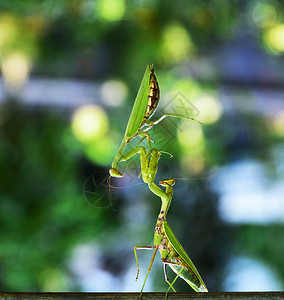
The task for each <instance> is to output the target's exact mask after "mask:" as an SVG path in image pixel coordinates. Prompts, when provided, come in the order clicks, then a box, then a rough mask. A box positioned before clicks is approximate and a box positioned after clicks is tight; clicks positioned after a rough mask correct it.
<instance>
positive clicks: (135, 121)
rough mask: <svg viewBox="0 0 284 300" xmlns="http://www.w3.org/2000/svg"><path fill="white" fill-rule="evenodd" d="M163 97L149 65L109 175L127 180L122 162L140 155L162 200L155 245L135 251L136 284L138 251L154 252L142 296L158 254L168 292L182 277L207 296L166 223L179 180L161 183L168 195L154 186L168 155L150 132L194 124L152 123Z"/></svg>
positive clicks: (146, 179) (147, 177)
mask: <svg viewBox="0 0 284 300" xmlns="http://www.w3.org/2000/svg"><path fill="white" fill-rule="evenodd" d="M159 94H160V91H159V85H158V82H157V79H156V76H155V73H154V68H153V66H151V65H148V66H147V67H146V71H145V74H144V77H143V79H142V82H141V85H140V88H139V91H138V94H137V96H136V99H135V102H134V105H133V108H132V112H131V114H130V118H129V121H128V124H127V127H126V131H125V134H124V138H123V140H122V142H121V145H120V147H119V149H118V151H117V153H116V156H115V158H114V160H113V162H112V168H111V169H110V170H109V173H110V175H111V176H112V177H123V174H122V173H121V172H119V171H118V165H119V163H120V162H122V161H127V160H128V159H130V158H131V157H132V156H134V155H136V154H140V162H141V174H142V179H143V181H144V182H145V183H147V184H148V187H149V189H150V190H151V191H152V192H153V193H154V194H155V195H157V196H158V197H160V198H161V201H162V205H161V210H160V213H159V216H158V219H157V223H156V226H155V232H154V245H153V246H141V247H134V254H135V259H136V263H137V277H136V280H137V279H138V275H139V263H138V258H137V253H136V250H137V249H154V253H153V256H152V259H151V262H150V265H149V268H148V272H147V275H146V278H145V280H144V283H143V286H142V289H141V293H140V296H141V295H142V292H143V289H144V286H145V283H146V280H147V277H148V275H149V273H150V270H151V267H152V264H153V261H154V258H155V256H156V253H157V251H158V250H159V251H160V254H161V260H162V262H163V265H164V273H165V280H166V282H167V283H168V284H169V288H168V290H167V292H168V291H169V290H170V289H173V291H175V289H174V288H173V284H174V283H175V281H176V280H177V278H178V277H181V278H182V279H184V280H185V281H186V282H187V283H188V284H189V285H190V286H191V287H192V288H193V289H194V290H195V291H197V292H207V291H208V290H207V288H206V286H205V284H204V282H203V280H202V278H201V276H200V275H199V273H198V271H197V269H196V268H195V266H194V264H193V263H192V261H191V259H190V258H189V257H188V255H187V254H186V252H185V251H184V249H183V247H182V246H181V244H180V243H179V241H178V239H177V238H176V236H175V235H174V233H173V231H172V230H171V228H170V227H169V225H168V223H167V221H166V216H167V212H168V210H169V207H170V204H171V200H172V197H173V185H174V184H175V180H174V179H166V180H162V181H160V182H159V184H160V185H161V186H163V187H165V191H164V190H162V189H161V188H159V187H158V186H157V185H156V184H155V183H154V180H155V177H156V173H157V171H158V161H159V159H160V156H161V153H162V152H164V151H159V150H158V149H156V148H152V147H151V141H152V140H151V138H150V135H149V133H148V130H150V129H151V128H152V127H153V126H154V125H156V124H158V123H159V122H161V121H162V120H163V119H164V118H166V117H176V118H183V119H191V120H194V119H193V118H188V117H182V116H178V115H174V114H164V115H163V116H162V117H161V118H159V119H158V120H156V121H151V120H150V118H151V116H152V115H153V114H154V113H155V111H156V108H157V105H158V102H159ZM137 136H140V137H141V139H140V141H139V142H138V144H137V145H136V146H135V147H134V148H133V149H132V150H130V151H128V152H126V153H125V154H123V152H124V149H125V147H126V146H127V144H128V143H129V142H130V141H131V140H132V139H134V138H135V137H137ZM145 138H146V139H147V141H148V146H149V151H148V152H147V151H146V148H145V147H143V146H139V145H140V143H141V142H142V141H143V140H144V139H145ZM165 153H167V152H165ZM167 266H169V267H170V268H171V269H172V270H173V271H174V272H175V273H176V274H177V275H176V277H175V279H174V280H173V282H170V281H169V279H168V275H167Z"/></svg>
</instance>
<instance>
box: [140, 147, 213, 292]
mask: <svg viewBox="0 0 284 300" xmlns="http://www.w3.org/2000/svg"><path fill="white" fill-rule="evenodd" d="M159 157H160V154H159V151H158V150H157V149H156V148H153V150H152V154H151V158H149V159H148V160H149V161H148V164H146V165H147V166H148V167H147V168H146V169H144V168H145V166H144V167H143V169H141V173H142V175H143V174H156V173H157V168H158V160H159ZM148 179H150V178H148ZM154 179H155V178H153V177H151V182H149V183H148V186H149V188H150V190H151V191H152V192H153V193H154V194H155V195H157V196H158V197H160V198H161V201H162V205H161V210H160V213H159V216H158V219H157V223H156V226H155V232H154V245H153V246H139V247H134V255H135V259H136V263H137V276H136V280H137V279H138V276H139V263H138V258H137V253H136V250H137V249H148V250H149V249H154V253H153V256H152V259H151V262H150V265H149V268H148V272H147V275H146V277H145V280H144V283H143V286H142V289H141V292H140V293H141V295H142V292H143V289H144V286H145V284H146V280H147V278H148V275H149V273H150V271H151V267H152V264H153V262H154V259H155V256H156V254H157V251H158V250H159V251H160V254H161V260H162V262H163V264H164V274H165V280H166V282H167V283H168V284H169V288H168V290H167V292H168V291H169V289H170V288H172V289H173V291H174V292H175V289H174V288H173V284H174V282H175V281H176V279H177V278H178V277H181V278H182V279H184V280H185V281H186V282H187V283H188V284H189V285H190V286H191V287H192V288H193V289H194V290H195V291H196V292H208V290H207V288H206V285H205V283H204V282H203V280H202V278H201V276H200V275H199V273H198V271H197V269H196V267H195V266H194V264H193V262H192V261H191V259H190V258H189V256H188V255H187V254H186V252H185V250H184V249H183V247H182V246H181V244H180V242H179V241H178V239H177V238H176V236H175V235H174V233H173V231H172V230H171V228H170V227H169V225H168V223H167V221H166V215H167V212H168V210H169V207H170V204H171V201H172V197H173V185H174V184H175V180H174V179H165V180H161V181H160V182H159V184H160V185H161V186H164V187H166V191H163V190H162V189H160V188H159V187H158V186H157V185H156V184H155V183H154V182H153V181H154ZM167 266H169V267H170V268H171V269H172V270H173V271H174V272H175V273H176V274H177V276H176V278H175V279H174V281H173V282H172V283H170V281H169V279H168V274H167Z"/></svg>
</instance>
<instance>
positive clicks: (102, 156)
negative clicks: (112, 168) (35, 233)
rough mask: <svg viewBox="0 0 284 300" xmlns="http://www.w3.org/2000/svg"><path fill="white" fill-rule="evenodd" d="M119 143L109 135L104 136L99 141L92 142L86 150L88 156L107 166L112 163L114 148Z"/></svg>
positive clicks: (95, 161)
mask: <svg viewBox="0 0 284 300" xmlns="http://www.w3.org/2000/svg"><path fill="white" fill-rule="evenodd" d="M116 147H117V143H116V141H115V140H114V139H112V138H111V137H109V136H104V137H103V138H101V139H100V140H99V141H94V142H93V143H90V144H89V145H88V146H87V148H86V150H85V152H86V155H87V157H88V158H89V159H90V160H91V161H93V162H94V163H96V164H98V165H101V166H106V165H109V164H110V163H111V158H112V156H113V150H114V149H116Z"/></svg>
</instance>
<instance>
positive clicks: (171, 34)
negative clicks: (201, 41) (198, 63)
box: [161, 24, 194, 62]
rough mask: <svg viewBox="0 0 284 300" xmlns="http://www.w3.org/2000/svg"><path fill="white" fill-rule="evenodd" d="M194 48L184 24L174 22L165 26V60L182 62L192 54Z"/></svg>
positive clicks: (163, 40)
mask: <svg viewBox="0 0 284 300" xmlns="http://www.w3.org/2000/svg"><path fill="white" fill-rule="evenodd" d="M193 49H194V46H193V43H192V40H191V37H190V35H189V33H188V32H187V30H186V29H185V28H184V27H183V26H181V25H179V24H172V25H169V26H167V27H166V28H165V30H164V33H163V36H162V49H161V51H162V55H163V57H164V60H165V61H167V62H168V61H171V62H180V61H182V60H184V59H186V58H187V57H188V56H189V55H190V54H192V52H193Z"/></svg>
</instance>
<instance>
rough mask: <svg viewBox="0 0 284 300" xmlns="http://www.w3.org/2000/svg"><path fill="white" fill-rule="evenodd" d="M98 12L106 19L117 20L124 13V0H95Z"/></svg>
mask: <svg viewBox="0 0 284 300" xmlns="http://www.w3.org/2000/svg"><path fill="white" fill-rule="evenodd" d="M97 8H98V14H99V15H100V16H101V18H102V19H105V20H107V21H119V20H121V19H122V17H123V16H124V13H125V1H124V0H100V1H97Z"/></svg>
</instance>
